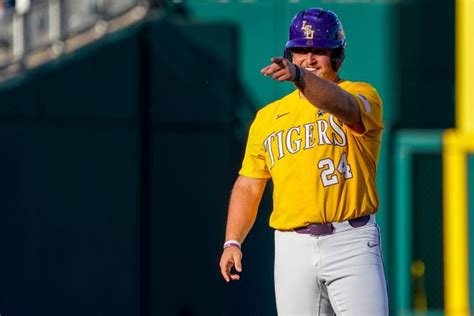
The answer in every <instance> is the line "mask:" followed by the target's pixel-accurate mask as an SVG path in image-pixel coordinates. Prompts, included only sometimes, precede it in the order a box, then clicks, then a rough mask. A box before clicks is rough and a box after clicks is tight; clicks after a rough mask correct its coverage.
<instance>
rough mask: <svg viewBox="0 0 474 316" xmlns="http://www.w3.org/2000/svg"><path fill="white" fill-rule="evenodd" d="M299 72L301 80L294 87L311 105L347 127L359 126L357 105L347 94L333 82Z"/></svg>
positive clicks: (305, 71) (306, 72) (304, 71)
mask: <svg viewBox="0 0 474 316" xmlns="http://www.w3.org/2000/svg"><path fill="white" fill-rule="evenodd" d="M300 69H301V68H300ZM301 71H303V76H302V79H301V81H299V82H297V83H295V85H296V87H297V88H298V89H299V90H300V91H301V93H302V94H303V95H304V97H305V98H306V99H307V100H308V101H309V102H310V103H311V104H313V105H315V106H317V107H318V108H319V109H321V110H323V111H326V112H329V113H331V114H333V115H334V116H336V117H337V118H339V119H341V120H342V121H344V122H345V123H347V124H349V125H357V124H359V122H360V113H359V109H358V105H357V102H356V101H355V100H354V98H353V97H352V96H351V95H350V94H349V93H347V92H346V91H344V90H343V89H342V88H340V87H339V86H338V85H337V84H336V83H334V82H331V81H329V80H325V79H322V78H319V77H318V76H315V75H314V74H312V73H310V72H309V71H307V70H304V69H301Z"/></svg>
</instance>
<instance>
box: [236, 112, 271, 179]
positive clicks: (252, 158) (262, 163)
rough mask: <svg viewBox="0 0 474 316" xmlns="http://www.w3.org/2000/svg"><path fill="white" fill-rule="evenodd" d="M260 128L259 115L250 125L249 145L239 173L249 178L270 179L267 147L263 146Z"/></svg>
mask: <svg viewBox="0 0 474 316" xmlns="http://www.w3.org/2000/svg"><path fill="white" fill-rule="evenodd" d="M261 135H262V134H261V132H260V130H259V119H258V115H257V117H256V118H255V120H254V121H253V123H252V125H251V126H250V131H249V136H248V139H247V146H246V148H245V155H244V160H243V162H242V168H241V169H240V171H239V174H240V175H242V176H246V177H249V178H260V179H262V178H263V179H269V178H271V176H270V172H269V170H268V167H267V163H266V160H265V157H266V155H265V149H264V147H263V142H264V140H263V139H262V136H261Z"/></svg>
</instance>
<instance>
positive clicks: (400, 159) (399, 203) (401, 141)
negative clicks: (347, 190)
mask: <svg viewBox="0 0 474 316" xmlns="http://www.w3.org/2000/svg"><path fill="white" fill-rule="evenodd" d="M441 136H442V131H441V130H402V131H399V132H398V133H396V135H395V148H394V152H395V155H394V156H395V162H394V163H395V172H394V177H395V201H394V204H395V208H394V213H395V229H394V233H395V235H394V243H395V254H394V256H395V261H394V262H395V267H394V270H395V281H394V282H395V304H394V306H395V311H396V313H400V312H401V313H402V314H403V313H404V312H407V311H409V310H411V308H412V304H411V293H412V290H411V288H412V287H411V279H410V269H411V268H410V267H411V261H412V259H413V258H412V257H413V246H412V241H413V229H414V227H413V225H412V224H413V220H412V214H413V211H414V210H413V196H412V193H413V186H412V174H413V168H412V166H413V164H412V163H413V156H414V155H415V154H417V153H440V152H441V148H442V137H441Z"/></svg>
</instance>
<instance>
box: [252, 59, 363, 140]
mask: <svg viewBox="0 0 474 316" xmlns="http://www.w3.org/2000/svg"><path fill="white" fill-rule="evenodd" d="M296 67H297V66H296V65H294V64H292V63H291V62H290V61H289V60H287V59H285V58H272V64H270V65H268V66H267V67H265V68H263V69H262V70H261V72H262V74H264V75H265V76H272V78H273V79H275V80H277V81H293V80H294V79H295V75H296V72H297V70H296V69H295V68H296ZM299 71H300V72H301V76H300V80H299V81H298V82H295V85H296V87H297V88H298V89H299V90H300V91H301V93H302V94H303V95H304V97H305V98H306V99H307V100H308V101H309V102H310V103H311V104H313V105H315V106H317V107H318V108H319V109H321V110H324V111H327V112H329V113H331V114H334V116H336V117H337V118H339V119H340V120H342V121H343V122H344V123H346V124H347V125H349V126H351V127H352V128H353V129H354V130H355V131H358V132H363V131H364V125H363V123H362V118H361V114H360V109H359V106H358V104H357V101H356V100H355V99H354V97H353V96H352V95H350V94H349V93H347V92H346V91H344V89H342V88H340V87H339V86H338V85H337V84H336V83H334V82H332V81H329V80H326V79H323V78H320V77H318V76H316V75H314V74H312V73H311V72H309V71H307V70H305V69H303V68H299Z"/></svg>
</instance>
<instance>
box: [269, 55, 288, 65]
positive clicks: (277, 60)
mask: <svg viewBox="0 0 474 316" xmlns="http://www.w3.org/2000/svg"><path fill="white" fill-rule="evenodd" d="M284 59H285V58H283V57H273V58H272V59H271V61H272V63H275V64H278V65H280V64H283V60H284Z"/></svg>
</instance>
